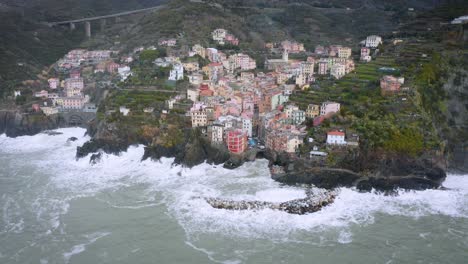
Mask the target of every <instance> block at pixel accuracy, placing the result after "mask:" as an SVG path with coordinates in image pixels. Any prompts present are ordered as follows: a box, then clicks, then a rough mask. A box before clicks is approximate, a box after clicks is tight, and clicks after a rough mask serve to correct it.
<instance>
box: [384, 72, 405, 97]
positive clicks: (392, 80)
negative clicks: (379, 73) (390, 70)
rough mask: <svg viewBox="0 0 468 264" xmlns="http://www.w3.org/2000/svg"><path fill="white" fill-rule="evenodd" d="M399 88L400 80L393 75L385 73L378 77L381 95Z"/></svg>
mask: <svg viewBox="0 0 468 264" xmlns="http://www.w3.org/2000/svg"><path fill="white" fill-rule="evenodd" d="M400 88H401V82H400V81H399V80H398V78H396V77H394V76H391V75H385V76H383V77H382V79H380V89H381V90H380V91H381V93H382V95H386V94H391V93H396V92H399V91H400Z"/></svg>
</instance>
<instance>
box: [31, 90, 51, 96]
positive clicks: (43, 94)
mask: <svg viewBox="0 0 468 264" xmlns="http://www.w3.org/2000/svg"><path fill="white" fill-rule="evenodd" d="M47 95H49V92H47V91H46V90H42V91H40V92H35V93H34V97H41V98H47Z"/></svg>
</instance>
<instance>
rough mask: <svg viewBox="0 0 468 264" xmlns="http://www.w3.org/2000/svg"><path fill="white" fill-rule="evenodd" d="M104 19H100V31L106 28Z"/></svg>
mask: <svg viewBox="0 0 468 264" xmlns="http://www.w3.org/2000/svg"><path fill="white" fill-rule="evenodd" d="M106 23H107V22H106V19H101V31H104V28H105V27H106Z"/></svg>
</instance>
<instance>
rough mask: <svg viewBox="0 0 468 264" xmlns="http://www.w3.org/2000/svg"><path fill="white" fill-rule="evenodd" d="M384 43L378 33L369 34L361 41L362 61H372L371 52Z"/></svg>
mask: <svg viewBox="0 0 468 264" xmlns="http://www.w3.org/2000/svg"><path fill="white" fill-rule="evenodd" d="M382 43H383V42H382V37H380V36H376V35H371V36H368V37H367V38H366V39H365V40H363V41H361V46H362V47H361V58H360V59H361V61H365V62H369V61H371V60H372V55H371V52H372V51H373V50H376V49H377V48H378V47H379V45H380V44H382Z"/></svg>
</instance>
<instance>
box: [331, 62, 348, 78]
mask: <svg viewBox="0 0 468 264" xmlns="http://www.w3.org/2000/svg"><path fill="white" fill-rule="evenodd" d="M345 74H346V65H344V64H342V63H338V64H335V65H333V66H332V67H331V70H330V75H331V76H333V77H335V78H336V79H341V78H342V77H343V76H345Z"/></svg>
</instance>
